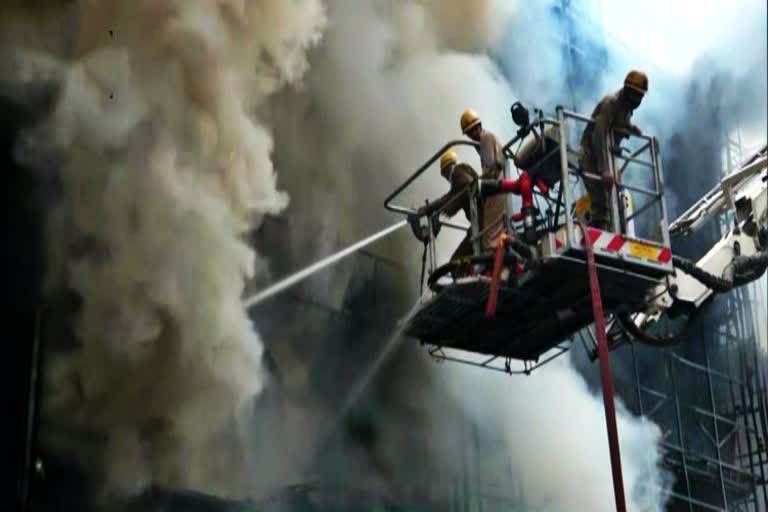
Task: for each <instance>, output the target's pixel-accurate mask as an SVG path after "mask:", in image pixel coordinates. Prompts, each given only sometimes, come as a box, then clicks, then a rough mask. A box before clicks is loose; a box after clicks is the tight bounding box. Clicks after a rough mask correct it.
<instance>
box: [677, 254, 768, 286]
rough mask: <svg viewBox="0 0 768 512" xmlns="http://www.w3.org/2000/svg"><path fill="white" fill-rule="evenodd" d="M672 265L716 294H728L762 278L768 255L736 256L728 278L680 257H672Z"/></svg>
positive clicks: (767, 267) (766, 266)
mask: <svg viewBox="0 0 768 512" xmlns="http://www.w3.org/2000/svg"><path fill="white" fill-rule="evenodd" d="M672 264H673V265H674V266H675V268H678V269H680V270H682V271H683V272H685V273H686V274H688V275H689V276H691V277H693V278H694V279H696V280H697V281H699V282H700V283H701V284H703V285H704V286H706V287H707V288H709V289H711V290H712V291H714V292H716V293H726V292H729V291H731V290H732V289H733V288H736V287H739V286H743V285H745V284H747V283H751V282H752V281H754V280H755V279H758V278H760V276H762V275H763V274H764V273H765V271H766V269H768V253H760V254H756V255H754V256H736V257H735V258H734V259H733V262H732V263H731V267H732V268H731V271H730V272H729V273H728V275H727V277H719V276H716V275H714V274H711V273H709V272H707V271H706V270H704V269H702V268H699V267H697V266H696V264H695V263H694V262H693V261H691V260H689V259H687V258H682V257H680V256H673V257H672Z"/></svg>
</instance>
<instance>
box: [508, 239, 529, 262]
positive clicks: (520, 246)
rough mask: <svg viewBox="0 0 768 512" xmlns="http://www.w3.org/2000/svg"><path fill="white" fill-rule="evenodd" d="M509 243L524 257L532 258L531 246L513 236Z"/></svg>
mask: <svg viewBox="0 0 768 512" xmlns="http://www.w3.org/2000/svg"><path fill="white" fill-rule="evenodd" d="M510 243H511V244H512V247H513V248H514V249H515V251H517V252H519V253H520V255H522V256H523V257H524V258H525V259H531V258H533V251H531V248H530V247H529V246H528V244H526V243H525V242H523V241H522V240H520V239H519V238H513V239H512V240H510Z"/></svg>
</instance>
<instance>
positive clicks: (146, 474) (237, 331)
mask: <svg viewBox="0 0 768 512" xmlns="http://www.w3.org/2000/svg"><path fill="white" fill-rule="evenodd" d="M88 7H89V8H87V9H84V12H83V16H82V19H81V25H80V26H81V32H80V34H79V37H78V38H77V39H78V41H77V52H78V54H77V55H76V59H75V60H74V61H73V62H67V63H62V68H64V69H65V72H66V78H65V80H64V83H63V86H62V93H61V97H60V99H59V102H58V104H57V106H56V108H55V111H54V113H53V115H52V117H51V119H50V121H49V122H48V123H46V124H45V125H43V126H40V127H38V128H37V129H36V130H34V131H32V132H30V133H28V134H27V136H26V138H25V139H24V140H23V141H22V142H23V144H21V147H22V150H21V154H20V158H29V157H30V156H31V155H29V154H24V149H26V150H28V151H29V150H30V148H31V150H39V148H40V147H46V148H51V150H52V151H56V152H58V153H59V154H62V155H63V158H62V160H63V161H64V163H63V166H62V168H61V173H60V176H59V178H60V181H61V184H62V199H61V202H60V204H58V205H57V208H56V209H55V211H54V214H53V215H52V217H51V229H50V231H49V243H50V246H51V255H52V259H53V261H52V262H51V272H50V275H49V281H50V283H49V285H50V288H51V289H52V290H56V289H61V288H66V289H69V290H71V291H72V292H74V294H76V296H77V297H78V300H79V309H78V312H77V315H76V320H75V324H74V335H75V340H76V348H74V349H71V350H68V351H65V352H57V353H54V354H52V355H51V356H50V358H49V367H48V368H47V371H46V376H47V382H46V396H45V401H44V403H45V410H44V412H43V422H44V430H43V432H44V436H46V440H47V441H48V443H49V445H50V446H52V447H53V448H54V449H56V450H58V451H59V452H61V451H63V452H66V453H70V454H71V455H73V456H75V457H76V458H77V459H79V460H80V461H81V462H82V463H83V464H85V465H86V466H87V467H88V468H89V470H90V471H91V472H92V474H93V475H105V480H106V481H105V482H104V484H105V486H104V489H105V490H106V491H116V492H120V493H133V492H136V491H138V490H140V489H141V488H142V487H143V486H144V485H147V484H150V483H156V484H161V485H166V486H170V487H194V488H198V489H201V490H211V491H219V492H223V493H231V492H243V491H242V490H239V491H237V490H233V488H234V487H235V486H236V483H235V482H233V481H232V480H231V479H230V476H231V473H232V472H235V471H237V469H236V468H238V467H243V466H242V460H241V459H242V458H243V454H242V453H241V452H242V450H240V449H239V448H238V445H237V438H236V436H235V440H234V441H232V439H233V435H232V434H233V430H235V429H236V426H237V425H236V424H237V422H238V421H240V420H242V419H243V418H245V416H244V414H242V410H241V409H242V407H243V405H244V404H245V403H246V401H247V400H249V399H251V398H252V397H253V396H254V395H256V394H258V393H259V392H260V391H261V389H262V388H263V387H264V385H265V372H264V370H263V369H262V363H261V357H262V343H261V340H260V338H259V336H258V335H257V333H256V332H255V331H254V329H253V326H252V325H251V321H250V319H249V318H248V316H247V314H246V312H245V311H244V308H243V306H242V303H241V295H242V292H243V288H244V284H245V281H246V279H250V278H253V277H254V276H255V275H256V274H257V273H258V272H261V271H263V270H264V264H263V263H262V262H261V260H259V259H258V258H257V257H256V255H255V254H254V251H253V249H252V248H251V247H249V246H248V244H247V243H246V242H245V240H244V235H245V234H246V233H247V231H248V230H249V229H250V227H251V226H252V225H253V224H254V222H259V219H260V218H261V216H262V215H263V214H265V213H272V214H276V213H278V212H280V211H281V210H282V209H283V208H284V207H285V206H286V204H287V195H286V194H285V193H283V192H280V191H279V190H278V189H277V185H276V176H275V171H274V169H273V166H272V162H271V159H270V152H271V151H272V139H271V135H270V133H269V130H268V128H267V127H265V126H264V125H263V124H261V123H260V121H259V120H258V117H257V116H256V110H257V109H258V108H259V107H260V106H261V105H263V104H264V102H265V100H266V99H267V98H268V97H269V96H270V95H271V94H272V93H274V92H275V91H277V90H278V89H279V88H280V87H282V86H284V85H285V84H287V83H295V82H297V81H298V80H300V79H301V77H302V75H303V74H304V72H305V70H306V67H307V62H306V58H305V52H306V50H307V49H308V48H309V47H311V46H312V45H314V44H315V43H316V42H317V41H318V40H319V37H320V30H321V28H322V26H323V25H324V23H325V15H324V10H323V7H322V5H321V4H320V2H318V1H313V0H308V1H302V2H291V3H286V2H282V1H267V2H264V1H260V2H243V1H226V0H220V1H216V2H208V1H188V0H184V1H174V0H168V1H162V2H157V1H154V0H151V1H140V2H112V1H103V2H91V3H90V4H89V6H88ZM83 435H85V438H86V439H87V441H86V440H79V439H78V436H83Z"/></svg>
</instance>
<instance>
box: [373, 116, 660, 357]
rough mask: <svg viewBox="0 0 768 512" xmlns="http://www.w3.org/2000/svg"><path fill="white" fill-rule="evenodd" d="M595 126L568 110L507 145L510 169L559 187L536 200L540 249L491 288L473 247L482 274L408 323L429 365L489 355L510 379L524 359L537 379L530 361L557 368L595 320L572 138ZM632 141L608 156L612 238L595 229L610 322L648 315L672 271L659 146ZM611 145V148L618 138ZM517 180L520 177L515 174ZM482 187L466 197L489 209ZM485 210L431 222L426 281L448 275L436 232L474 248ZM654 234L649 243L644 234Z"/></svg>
mask: <svg viewBox="0 0 768 512" xmlns="http://www.w3.org/2000/svg"><path fill="white" fill-rule="evenodd" d="M589 122H591V121H590V119H589V118H587V117H584V116H581V115H579V114H575V113H572V112H568V111H566V110H565V109H562V108H559V109H558V111H557V118H556V119H549V118H545V117H543V116H542V115H539V117H537V118H536V119H534V121H533V122H531V123H530V124H528V125H527V126H525V127H523V128H522V129H521V130H520V132H518V135H517V136H516V137H515V138H513V139H512V140H510V141H509V142H508V143H507V144H505V145H504V152H505V155H506V156H507V157H508V159H509V160H511V161H513V162H516V163H518V164H522V163H524V164H525V166H526V167H527V169H526V170H527V171H528V173H529V174H531V175H533V176H535V177H540V178H541V179H542V180H544V181H545V182H546V183H547V185H548V186H549V188H550V190H549V194H548V195H547V196H544V195H542V194H538V195H537V198H536V201H537V208H536V211H537V219H536V224H537V229H536V239H535V240H530V239H529V240H528V241H527V242H525V244H526V245H527V249H526V248H525V247H523V249H526V250H525V251H521V250H518V251H515V250H512V249H511V250H510V252H512V253H514V254H516V255H517V256H518V257H519V256H520V254H521V253H522V252H525V253H528V254H530V255H532V258H531V259H530V260H528V261H526V262H518V263H524V264H517V265H515V264H506V265H504V267H505V268H504V270H503V273H502V274H501V278H500V279H499V280H498V282H497V283H496V285H495V286H493V275H494V272H493V270H494V269H493V268H492V267H493V266H494V265H493V262H492V260H493V257H492V256H490V255H488V254H482V252H481V251H480V250H478V244H475V254H474V256H473V258H472V261H473V262H474V263H475V264H474V265H473V266H472V267H471V271H470V272H469V275H464V276H462V277H457V278H455V279H450V278H447V277H442V278H440V281H437V283H439V285H436V286H431V287H430V290H429V291H428V292H426V293H425V294H424V295H423V296H422V297H421V298H420V304H419V305H418V306H417V309H416V311H415V313H414V314H413V315H412V316H411V317H409V319H408V320H407V321H406V324H405V333H406V334H408V335H410V336H413V337H414V338H417V339H419V340H420V341H421V342H422V343H424V344H426V345H428V346H430V347H431V348H430V353H431V354H432V355H434V356H436V357H440V358H444V359H449V360H456V359H457V358H456V357H455V356H452V355H451V356H448V355H446V354H447V352H446V349H457V350H460V351H462V352H464V353H474V354H475V355H476V356H475V357H478V356H485V357H486V358H487V359H485V361H486V362H482V361H483V359H479V360H478V359H475V361H481V362H480V363H478V364H479V365H480V366H486V365H487V364H488V363H489V362H490V361H494V360H497V359H499V360H502V361H505V370H506V371H510V367H509V362H510V360H513V359H514V360H520V361H523V362H524V363H525V368H526V371H528V370H529V369H530V368H531V367H532V366H531V365H532V364H534V363H533V362H535V361H540V360H541V359H544V360H549V359H551V357H552V356H551V353H552V352H550V351H552V350H553V349H554V351H555V353H556V355H559V354H560V353H563V352H564V351H565V350H567V345H565V344H563V342H564V340H567V339H568V338H571V337H572V336H573V335H574V334H575V333H576V332H578V331H580V330H581V329H583V328H585V327H587V326H588V325H590V324H591V323H592V322H593V321H594V314H593V311H592V302H591V299H590V287H589V280H588V273H587V267H586V254H585V249H584V246H583V241H582V235H581V231H580V230H579V229H577V226H575V222H576V219H577V218H578V216H579V215H581V213H582V212H579V211H578V210H579V209H580V208H579V206H577V204H576V203H577V201H576V198H577V197H578V195H577V192H578V190H577V189H578V187H579V184H580V180H581V178H582V176H583V174H582V173H581V172H580V169H579V166H578V160H579V151H578V149H575V148H574V144H573V143H572V141H571V140H570V139H569V133H576V132H578V133H579V134H580V133H581V130H577V131H574V129H573V125H579V124H580V125H581V127H582V128H583V127H584V126H586V124H587V123H589ZM529 135H534V136H533V137H528V136H529ZM531 139H532V140H531ZM611 139H612V137H611ZM631 139H635V140H634V143H635V144H634V146H633V145H632V144H631V143H630V144H629V146H630V147H629V148H625V150H628V154H627V153H622V152H620V151H616V152H613V153H612V154H611V155H610V158H609V168H610V171H611V172H612V173H614V175H616V174H617V173H620V172H621V173H623V174H624V176H625V180H624V183H625V184H624V185H622V186H620V187H618V190H617V189H616V188H614V190H613V193H612V197H611V201H612V202H611V212H612V215H611V218H612V223H611V224H612V225H611V229H610V230H599V229H595V228H589V229H588V235H589V237H590V240H591V242H592V246H593V248H594V253H595V261H596V266H597V270H598V277H599V281H600V288H601V294H602V300H603V304H604V308H605V311H606V312H611V311H614V310H617V309H619V308H621V309H622V310H624V311H627V310H628V311H641V310H642V309H643V308H644V307H645V304H646V303H647V298H648V296H649V294H651V293H652V292H653V291H654V290H656V289H657V288H658V286H659V285H660V284H662V283H663V282H664V280H665V279H666V277H667V276H669V275H671V274H672V273H673V272H674V270H673V266H672V254H671V251H670V248H669V233H668V229H667V222H666V211H665V207H664V201H663V187H662V177H661V167H660V164H659V158H658V153H657V150H656V144H655V140H654V139H652V138H650V137H647V136H632V137H631ZM631 139H630V140H631ZM525 142H528V143H527V144H525ZM518 143H519V144H520V148H519V149H518V151H517V153H513V152H512V149H511V148H512V147H513V146H514V145H516V144H518ZM458 144H465V145H467V144H469V145H472V143H468V142H467V141H454V142H452V143H448V144H446V145H445V146H444V147H443V148H441V150H440V151H438V152H437V153H435V155H434V156H433V157H432V158H431V159H430V160H428V161H427V162H426V163H425V164H424V165H422V166H421V167H420V168H419V169H418V170H417V171H416V173H414V175H413V176H411V178H409V180H408V181H406V182H405V183H404V184H403V185H402V186H401V187H399V188H398V189H397V190H396V191H395V192H394V193H393V194H392V195H390V197H389V198H388V199H387V201H386V203H385V205H386V207H387V208H388V209H390V210H391V211H396V212H400V213H406V214H413V213H415V210H413V209H410V208H406V207H402V206H396V205H393V204H392V200H393V199H394V198H395V197H396V196H397V195H398V194H400V193H401V192H402V191H403V189H405V188H406V187H407V186H408V185H410V183H412V182H413V181H414V180H415V179H416V178H418V176H419V175H421V174H422V173H423V172H424V171H425V170H426V169H427V168H429V167H430V166H431V165H432V163H434V162H435V161H436V160H437V159H438V158H439V157H440V155H441V154H442V152H443V151H445V150H446V149H448V148H449V147H451V146H454V145H458ZM609 144H610V146H609V147H613V141H612V140H609ZM643 171H645V172H644V174H642V172H643ZM558 172H559V179H557V176H558V174H557V173H558ZM508 177H514V176H513V175H512V173H508ZM626 177H629V178H631V179H626ZM649 184H650V186H649ZM481 188H482V187H473V188H471V189H470V190H469V191H468V192H467V193H468V194H473V197H472V200H473V201H477V202H478V204H479V203H480V202H481V201H482V194H481V192H480V189H481ZM630 194H634V195H635V196H638V197H640V196H642V197H644V198H645V199H646V200H645V201H641V202H640V203H641V204H640V205H639V207H638V208H636V209H633V208H632V207H631V201H630V202H627V201H624V200H622V199H623V198H626V197H631V196H630ZM553 196H556V197H553ZM628 203H629V204H628ZM508 204H509V202H508ZM513 208H514V206H513ZM477 209H478V208H477V207H475V208H472V217H473V218H470V219H468V220H469V221H470V226H468V227H463V226H459V225H457V224H452V223H447V222H440V221H438V219H437V218H436V217H434V216H433V217H432V218H428V219H424V220H425V222H426V225H425V226H423V229H424V231H423V233H425V234H426V235H427V236H424V237H423V241H424V242H425V266H426V267H427V268H426V273H427V274H428V275H430V276H432V275H435V272H436V271H438V269H439V268H441V267H444V266H440V267H439V266H438V264H437V255H436V251H435V233H437V232H439V229H436V227H437V226H436V225H435V224H436V223H438V222H440V224H441V225H443V226H448V227H450V228H454V229H463V230H469V231H470V232H471V233H472V235H473V237H472V238H473V239H477V238H479V237H480V236H481V235H482V230H481V229H480V228H481V227H480V226H479V225H478V220H477V219H476V218H475V217H476V211H477ZM644 215H646V216H650V218H649V219H646V218H644V217H643V216H644ZM507 218H508V219H512V218H513V212H512V211H508V212H507ZM507 231H508V233H510V234H512V235H513V237H515V238H516V239H517V240H516V242H515V243H516V244H518V249H519V244H520V243H523V242H522V238H523V237H522V235H521V234H520V233H521V232H522V230H521V226H520V225H516V224H515V223H514V222H508V223H507ZM646 232H650V233H651V236H642V235H644V234H646ZM516 233H517V235H515V234H516ZM427 256H428V257H427ZM508 256H509V254H506V255H505V256H504V259H505V260H506V259H507V258H508ZM430 282H432V284H435V282H433V281H432V280H430ZM491 295H493V296H494V303H495V308H494V314H492V315H490V314H488V304H489V299H490V297H491ZM458 359H461V358H458ZM464 362H466V361H464ZM497 369H498V368H497Z"/></svg>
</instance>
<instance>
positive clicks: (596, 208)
mask: <svg viewBox="0 0 768 512" xmlns="http://www.w3.org/2000/svg"><path fill="white" fill-rule="evenodd" d="M647 90H648V78H647V77H646V76H645V74H644V73H642V72H640V71H630V73H629V74H628V75H627V78H626V79H625V80H624V88H623V89H621V90H619V91H618V92H616V93H614V94H609V95H607V96H605V97H604V98H603V99H602V100H600V103H598V104H597V106H596V107H595V110H594V111H593V112H592V121H593V122H592V124H590V125H588V126H587V128H586V129H585V130H584V133H583V134H582V136H581V162H580V165H581V171H582V172H583V173H587V174H592V175H594V177H588V176H585V175H582V179H583V181H584V188H586V189H587V193H588V194H589V197H590V201H591V203H592V225H593V226H595V227H597V228H601V229H606V228H607V227H608V219H609V217H610V215H609V210H610V204H611V201H610V197H611V191H612V188H613V187H612V185H607V184H606V183H605V181H604V179H603V177H604V176H605V175H607V174H608V172H609V171H608V158H609V156H610V155H609V152H610V151H611V150H612V148H609V147H608V146H607V145H608V137H607V136H608V133H610V132H612V131H615V130H621V131H623V132H625V133H624V134H621V133H619V134H618V137H620V138H623V137H626V136H627V135H626V132H634V133H639V132H640V130H639V129H638V128H636V127H635V126H634V125H632V122H631V120H632V113H633V112H634V110H635V108H637V106H639V104H640V103H639V102H640V100H642V97H643V95H644V94H645V93H646V92H647ZM617 142H618V141H617Z"/></svg>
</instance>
